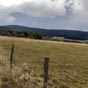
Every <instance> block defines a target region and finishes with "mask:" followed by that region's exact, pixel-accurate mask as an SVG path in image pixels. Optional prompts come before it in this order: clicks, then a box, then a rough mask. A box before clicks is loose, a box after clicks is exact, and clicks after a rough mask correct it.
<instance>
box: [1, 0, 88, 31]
mask: <svg viewBox="0 0 88 88" xmlns="http://www.w3.org/2000/svg"><path fill="white" fill-rule="evenodd" d="M87 4H88V0H0V25H23V26H28V27H38V28H48V29H68V30H82V31H88V19H87V18H88V5H87Z"/></svg>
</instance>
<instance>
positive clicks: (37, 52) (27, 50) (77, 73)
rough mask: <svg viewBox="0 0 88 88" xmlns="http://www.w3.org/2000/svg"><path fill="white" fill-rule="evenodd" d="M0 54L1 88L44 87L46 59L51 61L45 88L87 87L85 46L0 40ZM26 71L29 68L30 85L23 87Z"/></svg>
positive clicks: (15, 39) (21, 39)
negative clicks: (10, 67)
mask: <svg viewBox="0 0 88 88" xmlns="http://www.w3.org/2000/svg"><path fill="white" fill-rule="evenodd" d="M12 44H15V51H14V62H13V71H12V72H13V73H11V72H10V71H9V58H10V51H11V46H12ZM0 52H1V53H0V88H43V87H42V85H43V79H44V72H43V62H44V57H46V56H48V57H49V58H50V62H49V80H48V88H87V87H88V45H87V44H78V43H65V42H55V41H44V40H41V41H40V40H32V39H26V38H13V37H0ZM28 69H29V70H30V69H31V74H30V80H29V81H26V83H27V84H28V83H29V85H28V86H27V87H24V85H26V84H25V83H24V79H23V78H24V74H26V73H28ZM27 77H28V76H27ZM19 85H20V87H19Z"/></svg>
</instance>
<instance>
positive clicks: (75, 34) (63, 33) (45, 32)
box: [1, 25, 88, 40]
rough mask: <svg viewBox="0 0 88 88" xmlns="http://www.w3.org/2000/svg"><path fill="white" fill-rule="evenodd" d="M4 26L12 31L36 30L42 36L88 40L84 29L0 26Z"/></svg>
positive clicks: (87, 33) (87, 34)
mask: <svg viewBox="0 0 88 88" xmlns="http://www.w3.org/2000/svg"><path fill="white" fill-rule="evenodd" d="M1 27H4V28H6V29H7V30H12V31H22V32H27V33H28V32H37V33H40V34H41V35H42V36H45V37H46V36H48V37H64V38H66V39H74V40H88V32H84V31H74V30H65V29H58V30H56V29H43V28H32V27H25V26H20V25H7V26H1Z"/></svg>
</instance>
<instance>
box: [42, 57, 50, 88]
mask: <svg viewBox="0 0 88 88" xmlns="http://www.w3.org/2000/svg"><path fill="white" fill-rule="evenodd" d="M48 68H49V58H48V57H45V59H44V84H43V88H47V82H48Z"/></svg>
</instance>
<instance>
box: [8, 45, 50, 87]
mask: <svg viewBox="0 0 88 88" xmlns="http://www.w3.org/2000/svg"><path fill="white" fill-rule="evenodd" d="M14 48H15V45H14V44H13V45H12V48H11V55H10V71H11V72H12V69H13V59H14V58H13V56H14ZM48 69H49V57H45V58H44V82H43V88H47V84H48Z"/></svg>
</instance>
